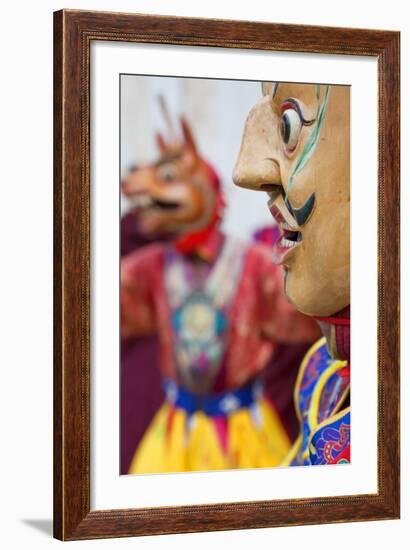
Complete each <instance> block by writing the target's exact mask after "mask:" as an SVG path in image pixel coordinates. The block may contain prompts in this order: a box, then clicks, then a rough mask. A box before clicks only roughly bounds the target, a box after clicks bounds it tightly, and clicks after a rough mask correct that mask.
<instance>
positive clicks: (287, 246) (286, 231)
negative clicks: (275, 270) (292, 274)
mask: <svg viewBox="0 0 410 550" xmlns="http://www.w3.org/2000/svg"><path fill="white" fill-rule="evenodd" d="M268 208H269V211H270V213H271V214H272V216H273V218H274V220H275V221H276V223H277V224H278V228H279V238H278V240H277V241H276V243H275V244H274V245H273V254H272V261H273V263H274V264H277V265H280V264H283V263H284V261H285V258H286V257H287V256H288V254H289V253H290V252H291V251H292V250H293V249H294V248H296V247H297V246H299V244H300V241H301V240H302V235H301V233H300V232H298V231H292V230H291V229H290V226H289V224H288V223H287V222H286V220H285V218H284V216H283V214H282V212H281V211H280V210H279V208H278V207H277V206H276V205H275V204H272V205H270V206H269V207H268Z"/></svg>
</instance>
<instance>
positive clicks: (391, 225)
mask: <svg viewBox="0 0 410 550" xmlns="http://www.w3.org/2000/svg"><path fill="white" fill-rule="evenodd" d="M93 40H108V41H125V42H145V43H161V44H174V45H192V46H198V47H199V46H218V47H224V48H245V49H258V50H272V51H291V52H310V53H312V52H314V53H322V54H348V55H358V56H372V57H375V58H377V62H378V90H379V99H378V111H379V119H378V124H379V134H378V143H379V149H378V152H379V156H378V268H379V271H378V487H379V490H378V493H377V494H369V495H351V496H341V497H327V498H314V499H292V500H289V499H287V500H277V501H257V502H242V503H230V504H212V505H211V504H209V505H195V506H179V507H161V508H147V509H127V510H117V509H114V510H90V204H89V195H90V139H89V117H90V114H89V107H90V89H89V84H90V45H91V43H92V41H93ZM399 44H400V35H399V33H398V32H391V31H378V30H359V29H347V28H328V27H313V26H302V25H283V24H271V23H255V22H246V21H225V20H204V19H189V18H177V17H160V16H151V15H137V14H117V13H104V12H86V11H71V10H63V11H59V12H56V13H55V14H54V536H55V537H57V538H59V539H62V540H77V539H91V538H103V537H124V536H135V535H150V534H165V533H183V532H195V531H209V530H214V531H217V530H227V529H243V528H259V527H274V526H285V525H301V524H304V525H306V524H315V523H332V522H343V521H344V522H348V521H366V520H378V519H393V518H398V517H399V509H400V490H399V489H400V475H399V469H400V455H399V424H400V414H399V319H400V315H399V284H400V280H399V227H400V223H399V200H400V196H399V139H400V138H399V128H400V124H399V113H400V107H399V101H400V92H399V76H400V75H399ZM387 236H388V239H387Z"/></svg>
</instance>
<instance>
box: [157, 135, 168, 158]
mask: <svg viewBox="0 0 410 550" xmlns="http://www.w3.org/2000/svg"><path fill="white" fill-rule="evenodd" d="M155 141H156V143H157V147H158V150H159V152H160V154H161V155H164V154H165V153H166V151H167V144H166V142H165V139H164V138H163V137H162V135H161V134H160V133H159V132H157V133H156V134H155Z"/></svg>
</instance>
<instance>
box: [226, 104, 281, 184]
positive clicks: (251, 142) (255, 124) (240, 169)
mask: <svg viewBox="0 0 410 550" xmlns="http://www.w3.org/2000/svg"><path fill="white" fill-rule="evenodd" d="M279 140H280V136H279V119H278V116H277V115H276V114H275V112H274V110H273V108H272V104H271V99H270V98H269V97H268V96H265V97H264V98H262V99H261V100H260V101H259V102H258V103H257V104H256V105H255V106H254V107H253V109H252V110H251V111H250V113H249V115H248V118H247V120H246V122H245V128H244V132H243V136H242V144H241V148H240V151H239V156H238V159H237V161H236V165H235V168H234V170H233V174H232V177H233V181H234V183H235V185H237V186H239V187H246V188H248V189H253V190H255V191H264V190H266V186H269V185H281V184H282V178H281V173H280V164H279V161H278V159H279V155H278V153H279V151H280V149H279V147H280V141H279ZM264 186H265V188H264Z"/></svg>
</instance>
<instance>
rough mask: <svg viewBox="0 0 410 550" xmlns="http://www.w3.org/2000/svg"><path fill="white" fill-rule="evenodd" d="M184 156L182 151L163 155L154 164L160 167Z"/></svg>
mask: <svg viewBox="0 0 410 550" xmlns="http://www.w3.org/2000/svg"><path fill="white" fill-rule="evenodd" d="M181 157H182V153H181V152H177V153H174V154H172V155H165V156H164V157H161V158H160V159H158V160H157V161H156V162H155V163H154V166H155V167H157V168H158V166H162V165H163V164H167V163H168V162H173V161H174V160H178V159H180V158H181Z"/></svg>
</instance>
